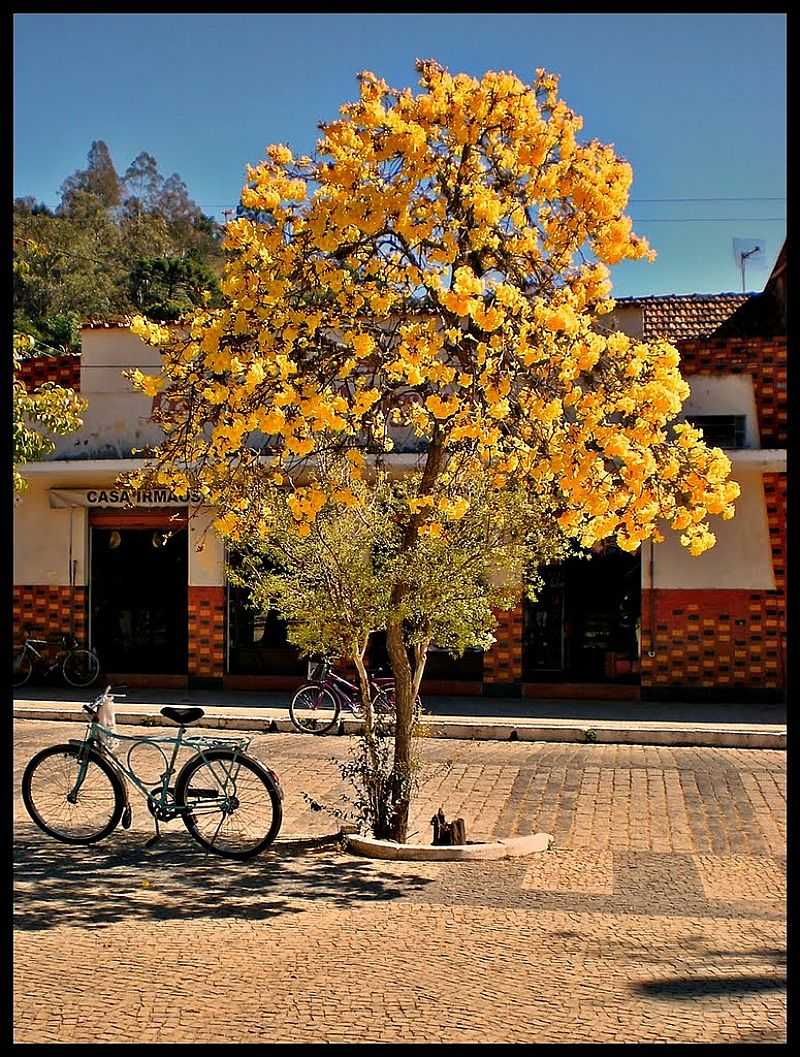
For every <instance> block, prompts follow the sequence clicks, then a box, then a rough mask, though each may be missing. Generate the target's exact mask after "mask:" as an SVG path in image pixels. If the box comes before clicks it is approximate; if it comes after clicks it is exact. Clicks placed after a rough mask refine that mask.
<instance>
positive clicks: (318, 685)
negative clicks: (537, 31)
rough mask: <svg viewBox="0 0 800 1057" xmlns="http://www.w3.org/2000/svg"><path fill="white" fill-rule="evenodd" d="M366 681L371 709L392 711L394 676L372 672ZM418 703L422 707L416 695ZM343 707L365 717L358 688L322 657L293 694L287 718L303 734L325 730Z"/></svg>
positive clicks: (387, 714)
mask: <svg viewBox="0 0 800 1057" xmlns="http://www.w3.org/2000/svg"><path fill="white" fill-rule="evenodd" d="M369 685H370V690H371V691H372V708H373V711H374V712H375V713H376V714H377V715H380V716H383V717H384V718H385V717H387V716H392V715H394V709H395V701H394V679H392V678H391V677H388V676H378V675H377V674H373V675H370V677H369ZM417 705H418V707H420V708H421V707H422V703H421V701H420V699H419V698H417ZM343 711H345V712H350V713H352V715H353V716H354V717H355V718H356V719H363V718H364V709H363V707H362V700H361V690H360V689H359V687H357V686H355V685H354V684H353V683H351V682H348V680H347V679H343V678H342V676H341V675H337V674H336V672H334V671H333V670H332V668H331V663H330V661H329V660H328V659H327V658H325V659H323V660H322V661H320V662H319V664H318V665H317V668H316V670H314V671H313V672H312V681H311V682H309V683H306V685H305V686H301V687H300V689H299V690H298V691H297V693H296V694H295V695H294V697H293V698H292V702H291V704H290V705H289V718H290V719H291V721H292V724H293V726H294V727H295V729H296V730H299V731H300V732H301V733H302V734H327V733H328V731H329V730H332V729H333V728H334V727H335V726H336V723H337V722H338V719H339V716H340V715H341V713H342V712H343Z"/></svg>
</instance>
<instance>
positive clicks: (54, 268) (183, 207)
mask: <svg viewBox="0 0 800 1057" xmlns="http://www.w3.org/2000/svg"><path fill="white" fill-rule="evenodd" d="M13 216H14V260H15V268H14V326H15V329H16V330H17V331H19V332H22V333H26V334H29V335H30V336H31V337H33V338H35V339H36V340H37V341H39V342H44V343H45V344H47V345H50V346H61V345H63V337H64V334H65V330H64V326H63V317H65V316H71V315H74V316H76V317H78V320H80V319H86V318H90V317H100V318H106V317H109V316H121V315H127V314H130V313H132V312H136V311H147V312H148V313H151V314H152V315H153V316H154V317H156V318H165V319H172V318H175V315H176V313H178V314H180V313H181V312H183V311H184V310H185V309H186V308H187V307H188V308H190V307H192V306H196V305H201V304H204V303H205V302H206V300H207V298H206V297H205V295H206V292H207V293H208V295H209V298H210V303H212V304H214V303H216V299H217V296H218V295H217V276H218V275H219V272H220V270H221V259H222V257H221V248H220V241H221V228H220V226H219V225H218V224H217V223H216V221H215V220H214V219H213V218H212V217H208V216H205V215H204V214H203V213H202V211H201V210H200V208H199V206H198V205H197V204H196V203H195V202H194V201H193V200H192V199H191V197H190V196H189V192H188V189H187V187H186V184H185V183H184V182H183V180H182V179H181V178H180V176H178V174H177V173H173V174H172V176H170V177H169V178H167V179H165V178H164V177H163V176H162V174H161V173H160V172H159V169H158V163H157V161H156V159H155V158H154V157H153V155H151V154H149V153H147V152H146V151H142V152H141V153H140V154H138V155H137V157H136V158H134V160H133V161H132V162H131V164H130V165H129V166H128V168H127V169H126V171H125V173H124V175H123V176H122V177H120V176H118V174H117V172H116V170H115V168H114V165H113V162H112V160H111V156H110V153H109V151H108V148H107V146H106V145H105V144H104V143H103V142H102V141H96V142H95V143H94V144H93V145H92V149H91V151H90V152H89V158H88V163H87V168H86V169H84V170H80V171H79V172H77V173H74V174H73V175H72V176H71V177H69V178H68V179H67V180H65V181H64V184H63V187H62V201H61V204H60V206H59V208H58V210H57V211H56V212H55V213H54V212H53V211H51V210H49V209H48V208H47V207H46V206H45V205H43V204H42V203H39V202H37V201H36V200H35V199H34V198H32V197H30V196H28V197H20V198H17V199H16V200H15V202H14V212H13ZM155 259H158V260H159V261H161V262H163V263H161V264H159V265H157V266H154V265H153V261H154V260H155ZM153 268H155V270H156V271H157V272H159V276H158V277H157V280H155V281H154V283H153V282H151V283H150V286H153V285H154V284H155V287H157V288H158V291H160V293H158V296H153V297H152V298H150V299H149V300H148V299H145V300H144V301H143V300H142V298H141V291H142V274H143V273H147V272H148V271H149V270H153ZM170 287H173V288H174V291H175V292H176V296H174V297H171V296H169V295H170ZM79 340H80V339H79V334H78V333H77V331H73V332H72V334H71V345H70V346H69V348H70V349H71V351H75V350H77V348H78V347H79ZM65 347H66V346H65Z"/></svg>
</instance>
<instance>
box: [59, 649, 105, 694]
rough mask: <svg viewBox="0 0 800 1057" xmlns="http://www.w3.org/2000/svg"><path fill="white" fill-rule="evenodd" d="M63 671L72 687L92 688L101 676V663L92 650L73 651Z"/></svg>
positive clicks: (66, 658) (68, 656) (65, 661)
mask: <svg viewBox="0 0 800 1057" xmlns="http://www.w3.org/2000/svg"><path fill="white" fill-rule="evenodd" d="M61 671H62V673H63V675H64V679H65V680H66V681H67V682H68V683H69V684H70V686H91V685H92V683H93V682H94V681H95V679H96V678H97V677H98V675H99V674H100V661H99V660H98V659H97V655H96V654H94V653H92V651H91V650H71V651H70V652H69V653H68V654H67V656H66V657H65V658H64V664H63V665H62V668H61Z"/></svg>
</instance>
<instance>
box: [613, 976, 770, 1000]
mask: <svg viewBox="0 0 800 1057" xmlns="http://www.w3.org/2000/svg"><path fill="white" fill-rule="evenodd" d="M785 990H786V977H785V976H764V975H753V976H674V977H672V978H671V979H669V980H646V981H644V982H640V983H638V984H636V985H635V986H634V991H636V992H638V993H639V994H640V995H647V996H649V997H650V998H669V999H686V998H710V997H720V996H721V997H723V998H734V997H737V996H739V997H742V996H745V995H754V994H760V993H761V992H763V991H785Z"/></svg>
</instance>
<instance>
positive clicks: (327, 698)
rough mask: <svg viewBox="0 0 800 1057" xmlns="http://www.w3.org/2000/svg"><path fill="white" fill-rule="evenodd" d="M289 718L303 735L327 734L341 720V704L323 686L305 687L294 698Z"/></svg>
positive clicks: (290, 706)
mask: <svg viewBox="0 0 800 1057" xmlns="http://www.w3.org/2000/svg"><path fill="white" fill-rule="evenodd" d="M289 718H290V719H291V721H292V723H293V724H294V726H295V728H296V729H297V730H299V731H300V732H301V733H302V734H327V733H328V731H329V730H331V729H332V728H333V727H334V726H335V725H336V721H337V719H338V718H339V702H338V701H337V700H336V698H335V697H334V696H333V694H332V693H331V692H330V690H326V689H325V688H324V687H322V686H316V685H310V686H303V687H301V688H300V689H299V690H298V691H297V693H296V694H295V695H294V697H293V698H292V703H291V704H290V705H289Z"/></svg>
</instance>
